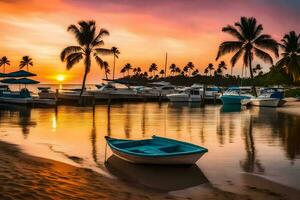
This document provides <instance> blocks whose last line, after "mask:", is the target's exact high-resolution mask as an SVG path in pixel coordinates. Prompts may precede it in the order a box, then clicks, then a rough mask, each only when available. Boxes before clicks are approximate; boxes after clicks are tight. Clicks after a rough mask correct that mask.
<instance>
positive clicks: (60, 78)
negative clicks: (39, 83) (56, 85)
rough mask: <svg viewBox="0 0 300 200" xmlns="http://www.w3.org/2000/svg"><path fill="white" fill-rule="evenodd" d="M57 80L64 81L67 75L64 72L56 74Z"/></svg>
mask: <svg viewBox="0 0 300 200" xmlns="http://www.w3.org/2000/svg"><path fill="white" fill-rule="evenodd" d="M56 80H58V81H59V82H63V81H64V80H65V76H64V75H62V74H59V75H57V76H56Z"/></svg>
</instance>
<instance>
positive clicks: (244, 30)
mask: <svg viewBox="0 0 300 200" xmlns="http://www.w3.org/2000/svg"><path fill="white" fill-rule="evenodd" d="M222 31H223V32H225V33H229V34H230V35H232V36H233V37H235V38H236V40H233V41H225V42H223V43H221V44H220V46H219V51H218V54H217V57H216V60H218V59H219V58H220V57H221V56H223V55H225V54H228V53H234V55H233V56H232V58H231V60H230V62H231V65H232V67H234V65H235V64H236V63H237V61H238V60H239V59H240V58H241V57H243V65H244V66H245V67H249V70H250V76H251V79H252V87H253V92H254V94H255V96H257V94H256V89H255V85H254V80H253V70H252V61H253V58H254V55H256V56H257V57H258V58H260V59H261V60H263V61H264V62H267V63H270V64H273V59H272V57H271V56H270V54H269V53H268V52H266V51H264V50H267V51H270V52H272V53H274V55H275V56H276V57H278V43H277V42H276V41H275V40H274V39H273V38H272V37H271V36H270V35H267V34H262V31H263V26H262V25H261V24H257V21H256V19H255V18H253V17H251V18H247V17H241V19H240V21H239V22H236V23H235V24H234V26H231V25H228V26H226V27H223V29H222Z"/></svg>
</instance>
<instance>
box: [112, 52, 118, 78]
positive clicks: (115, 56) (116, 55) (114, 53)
mask: <svg viewBox="0 0 300 200" xmlns="http://www.w3.org/2000/svg"><path fill="white" fill-rule="evenodd" d="M111 52H112V53H113V55H114V67H113V80H115V68H116V58H119V54H120V51H119V49H118V48H117V47H112V48H111Z"/></svg>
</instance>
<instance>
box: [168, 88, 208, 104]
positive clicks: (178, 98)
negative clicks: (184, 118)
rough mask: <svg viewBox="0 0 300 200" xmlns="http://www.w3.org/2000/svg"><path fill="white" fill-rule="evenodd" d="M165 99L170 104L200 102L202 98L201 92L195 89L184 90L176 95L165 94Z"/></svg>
mask: <svg viewBox="0 0 300 200" xmlns="http://www.w3.org/2000/svg"><path fill="white" fill-rule="evenodd" d="M167 98H168V99H169V100H170V101H171V102H201V101H202V98H203V90H200V89H197V88H185V89H182V90H179V92H177V93H173V94H167Z"/></svg>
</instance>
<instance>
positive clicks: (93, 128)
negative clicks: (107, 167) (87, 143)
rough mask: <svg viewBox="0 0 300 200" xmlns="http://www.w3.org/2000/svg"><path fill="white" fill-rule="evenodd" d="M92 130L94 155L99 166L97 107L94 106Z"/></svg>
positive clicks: (91, 137)
mask: <svg viewBox="0 0 300 200" xmlns="http://www.w3.org/2000/svg"><path fill="white" fill-rule="evenodd" d="M92 115H93V117H92V119H93V120H92V130H91V136H90V139H91V142H92V157H93V160H94V162H95V163H96V165H97V166H98V165H99V163H98V153H97V152H98V151H97V130H96V122H95V115H96V113H95V107H93V112H92Z"/></svg>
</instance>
